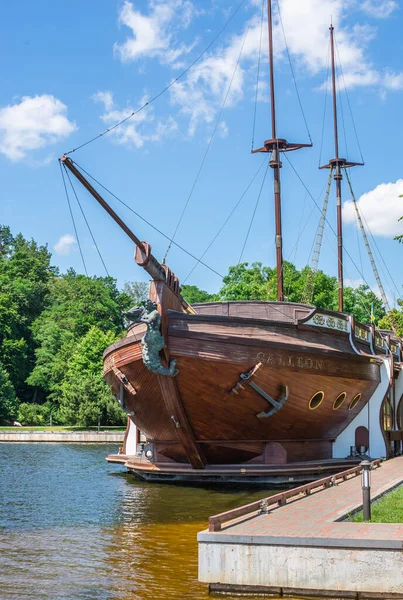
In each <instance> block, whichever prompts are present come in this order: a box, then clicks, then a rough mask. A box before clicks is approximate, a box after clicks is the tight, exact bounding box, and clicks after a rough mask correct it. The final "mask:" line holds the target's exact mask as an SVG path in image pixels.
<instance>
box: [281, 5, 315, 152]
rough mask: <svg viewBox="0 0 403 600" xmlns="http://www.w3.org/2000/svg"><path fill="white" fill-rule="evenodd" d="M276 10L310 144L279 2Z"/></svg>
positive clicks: (309, 134) (309, 135) (310, 139)
mask: <svg viewBox="0 0 403 600" xmlns="http://www.w3.org/2000/svg"><path fill="white" fill-rule="evenodd" d="M277 10H278V16H279V20H280V25H281V29H282V32H283V37H284V43H285V47H286V51H287V56H288V62H289V64H290V69H291V73H292V78H293V80H294V86H295V91H296V93H297V98H298V103H299V107H300V110H301V113H302V118H303V119H304V123H305V127H306V130H307V133H308V137H309V141H310V143H311V144H312V138H311V133H310V131H309V127H308V122H307V120H306V117H305V113H304V109H303V106H302V102H301V97H300V95H299V89H298V85H297V79H296V77H295V72H294V67H293V64H292V60H291V54H290V51H289V48H288V43H287V38H286V35H285V31H284V25H283V19H282V17H281V10H280V2H279V0H277Z"/></svg>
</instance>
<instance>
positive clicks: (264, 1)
mask: <svg viewBox="0 0 403 600" xmlns="http://www.w3.org/2000/svg"><path fill="white" fill-rule="evenodd" d="M265 5H266V0H262V17H261V22H260V41H259V57H258V61H257V75H256V94H255V108H254V111H253V127H252V152H253V150H254V148H255V128H256V112H257V99H258V94H259V76H260V60H261V57H262V38H263V19H264V7H265Z"/></svg>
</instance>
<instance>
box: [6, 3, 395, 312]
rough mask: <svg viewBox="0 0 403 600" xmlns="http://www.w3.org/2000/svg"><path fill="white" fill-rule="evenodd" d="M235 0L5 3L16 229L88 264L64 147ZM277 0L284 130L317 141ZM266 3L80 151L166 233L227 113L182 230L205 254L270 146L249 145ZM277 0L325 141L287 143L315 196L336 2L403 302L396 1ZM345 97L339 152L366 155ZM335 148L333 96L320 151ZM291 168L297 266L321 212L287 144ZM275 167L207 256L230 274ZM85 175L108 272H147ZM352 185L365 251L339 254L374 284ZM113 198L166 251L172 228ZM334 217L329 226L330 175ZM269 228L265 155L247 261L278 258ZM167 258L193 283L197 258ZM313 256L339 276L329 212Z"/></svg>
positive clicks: (286, 209)
mask: <svg viewBox="0 0 403 600" xmlns="http://www.w3.org/2000/svg"><path fill="white" fill-rule="evenodd" d="M239 3H240V0H238V1H236V0H220V1H218V0H204V1H203V2H201V1H200V0H198V1H196V0H193V1H191V0H165V2H161V1H160V0H133V1H132V2H129V1H126V2H123V1H121V0H103V1H99V0H97V1H95V0H86V1H85V2H78V1H77V0H72V1H71V2H70V3H69V4H68V7H66V5H63V4H60V3H55V2H50V1H49V0H48V1H46V0H44V1H42V2H39V3H34V4H33V3H31V2H28V1H26V0H21V1H20V2H19V3H8V4H7V6H6V7H5V9H4V11H3V19H2V20H1V23H0V29H1V32H0V33H1V35H0V44H1V52H0V57H1V68H2V74H3V77H2V86H1V89H0V177H1V181H2V192H1V202H0V222H1V223H4V224H8V225H10V226H11V228H12V230H13V231H14V232H17V231H21V232H22V233H23V234H24V235H25V236H27V237H34V238H35V239H36V240H38V241H39V242H40V243H47V244H48V245H49V248H50V249H51V250H52V252H53V262H54V264H56V265H58V266H59V267H60V268H61V269H62V270H65V269H66V268H68V267H69V266H72V267H74V268H75V269H76V270H77V271H82V270H83V267H82V263H81V258H80V253H79V251H78V248H77V244H76V239H75V237H76V236H75V232H74V228H73V225H72V222H71V219H70V215H69V210H68V206H67V202H66V198H65V195H64V191H63V186H62V181H61V175H60V170H59V165H58V162H57V158H58V156H60V155H61V154H63V152H65V151H68V150H70V149H72V148H74V147H76V146H78V145H80V144H81V143H82V142H85V141H86V140H87V139H89V138H91V137H93V136H94V135H96V134H97V133H99V132H101V131H103V130H104V129H105V128H106V127H109V126H110V125H112V124H113V123H115V122H116V121H118V120H120V119H121V118H123V117H125V116H126V115H128V114H130V112H131V111H132V110H134V109H136V108H137V107H138V106H140V105H141V104H142V103H143V102H144V101H147V99H149V98H150V97H153V96H154V95H155V94H156V93H158V92H159V91H160V90H161V89H162V88H163V87H164V86H165V85H166V84H167V83H169V82H170V81H171V80H172V79H173V78H175V77H177V76H178V75H179V74H180V73H181V72H182V71H183V69H184V68H186V67H187V66H188V65H189V64H190V63H191V62H192V61H193V60H194V59H195V58H196V57H197V56H198V54H200V52H201V51H202V50H203V49H204V48H205V47H206V46H207V45H208V44H209V43H210V41H211V40H212V39H213V38H214V37H215V35H216V33H217V32H218V31H219V30H220V29H221V28H222V27H223V25H224V24H225V23H226V21H227V20H228V17H229V15H230V14H231V11H233V10H235V9H236V7H237V6H238V5H239ZM273 4H274V10H275V32H274V38H275V49H276V85H277V90H276V94H277V108H278V123H277V129H278V135H279V137H285V138H287V139H288V140H290V141H297V142H307V141H308V138H307V132H306V129H305V125H304V121H303V118H302V115H301V112H300V109H299V106H298V101H297V97H296V94H295V88H294V83H293V80H292V76H291V72H290V68H289V64H288V61H287V58H286V53H285V48H284V39H283V35H282V31H281V27H280V24H279V20H278V12H277V2H276V1H275V2H274V3H273ZM261 6H262V3H261V0H245V1H244V3H243V5H242V7H241V9H240V10H239V12H238V13H237V15H236V16H235V18H234V19H233V21H232V22H231V23H230V24H229V26H228V27H227V29H226V30H225V32H224V33H223V34H222V35H221V36H220V38H219V40H218V41H217V42H216V44H215V45H214V46H213V47H212V48H210V50H209V51H208V52H207V53H206V54H205V55H204V56H203V57H202V59H201V60H200V61H199V62H198V63H197V64H196V65H195V67H193V69H191V70H190V71H189V73H188V74H187V75H186V76H185V77H184V78H182V79H181V80H180V82H179V83H177V84H175V85H173V86H172V87H171V88H170V90H169V91H168V92H167V93H165V94H164V95H163V96H161V97H160V98H159V99H158V100H157V101H156V102H155V103H153V104H152V105H150V106H149V107H148V108H146V109H145V110H144V111H142V112H141V113H139V115H138V116H137V117H136V118H135V119H132V120H130V121H128V122H127V123H126V124H125V125H123V126H122V127H120V128H118V129H116V130H115V131H114V132H113V133H110V134H109V135H107V136H105V137H103V138H102V139H100V140H97V141H95V142H94V143H92V144H90V145H88V146H86V147H85V148H83V149H81V150H79V151H77V152H76V153H74V154H73V155H72V157H73V159H74V160H76V161H77V162H78V163H79V164H80V165H82V166H83V167H84V168H85V169H86V170H88V171H89V172H90V173H91V174H92V175H94V176H95V177H96V178H97V179H99V180H100V181H101V182H102V183H103V184H104V185H105V186H106V187H108V188H109V189H111V190H112V191H113V192H114V193H115V194H116V195H117V196H119V197H121V198H122V199H123V200H124V201H125V202H126V203H128V204H129V205H130V206H132V207H133V208H134V209H135V210H136V211H137V212H138V213H140V214H141V215H142V216H144V217H145V218H146V219H147V220H149V221H150V222H152V223H153V224H154V225H155V226H156V227H157V228H159V229H161V230H162V231H164V232H165V233H166V234H167V235H172V233H173V231H174V230H175V227H176V224H177V222H178V219H179V217H180V214H181V212H182V210H183V207H184V205H185V202H186V200H187V198H188V197H189V193H190V190H191V189H192V186H193V184H194V182H195V178H196V175H197V172H198V170H199V168H200V166H201V163H202V160H203V156H204V154H205V152H206V148H207V145H208V143H209V140H210V139H211V135H212V133H213V131H214V129H215V128H216V133H215V135H214V137H213V139H212V142H211V145H210V149H209V152H208V154H207V158H206V160H205V163H204V166H203V169H202V170H201V173H200V177H199V179H198V181H197V185H196V186H195V189H194V192H193V194H192V196H191V198H190V201H189V204H188V207H187V209H186V212H185V214H184V218H183V220H182V223H181V225H180V227H179V229H178V233H177V236H176V238H175V239H176V241H177V242H178V243H179V244H180V245H182V246H183V247H185V248H186V249H188V250H189V251H190V252H191V253H193V254H195V255H197V256H200V255H201V254H202V253H203V252H204V250H205V249H206V247H207V245H208V244H209V242H210V241H211V239H212V238H213V237H214V235H215V234H216V232H217V231H218V229H219V228H220V227H221V225H222V224H223V222H224V220H225V219H226V217H227V216H228V214H229V213H230V211H231V210H232V209H233V207H234V206H235V204H236V202H237V201H238V200H239V199H240V197H241V195H242V193H243V191H244V190H245V188H246V187H247V186H248V184H249V183H250V181H251V179H252V177H253V175H254V174H255V172H256V171H257V169H258V168H259V166H260V164H261V161H262V159H263V155H254V156H251V154H250V150H251V138H252V125H253V115H254V105H255V91H256V69H257V61H258V49H259V41H260V11H261ZM280 8H281V16H282V21H283V25H284V29H285V33H286V37H287V42H288V47H289V50H290V53H291V55H292V60H293V66H294V70H295V73H296V79H297V84H298V89H299V93H300V96H301V100H302V104H303V107H304V111H305V114H306V119H307V122H308V126H309V129H310V132H311V135H312V138H313V142H314V147H313V148H312V149H305V150H300V151H299V152H296V153H292V154H290V155H289V158H290V160H291V162H292V164H293V165H294V167H295V169H296V170H297V172H298V173H299V174H300V176H301V177H302V179H303V180H304V182H305V183H306V185H307V187H308V188H309V191H310V193H311V194H312V195H313V197H314V198H315V199H316V200H317V202H318V204H319V205H321V204H322V201H323V188H324V187H325V185H326V179H327V172H325V171H319V170H318V168H317V167H318V161H319V155H320V148H321V138H322V122H323V113H324V105H325V90H326V72H327V59H328V33H329V32H328V26H329V21H330V15H332V18H333V23H334V25H335V27H336V39H337V44H338V57H339V59H340V62H341V64H342V67H343V76H344V79H341V78H340V79H339V81H340V87H341V88H343V83H345V84H346V87H347V91H348V98H349V101H350V104H351V108H352V112H353V115H354V121H355V127H356V130H357V132H358V137H359V142H360V145H361V148H362V152H363V155H364V159H365V163H366V164H365V167H357V168H355V169H354V171H353V172H352V179H353V184H354V189H355V195H356V198H357V199H359V206H360V208H361V210H362V213H363V215H364V217H365V219H366V221H367V222H368V224H369V227H370V230H371V232H372V234H373V235H374V239H375V241H376V246H377V248H378V249H379V251H380V252H381V253H382V255H383V258H384V260H385V262H386V264H387V265H388V268H389V270H390V273H391V275H392V278H393V280H394V284H393V283H392V282H391V281H389V279H390V278H389V275H388V274H387V273H386V277H384V285H385V288H386V290H387V293H388V295H389V297H390V300H391V301H392V302H393V299H394V296H396V295H397V293H398V291H400V290H401V284H402V276H401V266H400V257H401V247H400V246H399V245H398V244H397V242H395V241H393V237H394V235H396V234H398V233H399V232H400V231H402V232H403V226H402V224H401V223H400V224H398V223H397V218H398V217H399V216H400V215H401V214H403V202H402V200H401V199H399V198H398V195H399V193H402V194H403V180H402V179H401V178H402V167H401V148H400V146H401V139H402V138H403V120H402V117H401V105H402V96H403V59H402V57H403V53H402V45H403V42H402V40H401V29H402V24H403V18H402V11H401V10H399V7H398V5H397V3H396V2H394V1H393V0H362V1H358V0H356V1H354V0H353V1H350V2H346V1H345V0H306V1H305V2H300V0H280ZM265 35H266V30H265V29H264V36H263V55H262V64H261V76H260V83H259V93H258V103H257V111H256V130H255V147H258V146H259V145H261V144H262V143H263V142H264V140H265V139H268V138H269V137H270V131H271V126H270V115H269V107H268V97H267V92H268V88H267V78H268V71H267V57H266V47H267V40H266V38H265ZM241 48H242V53H241ZM238 61H239V62H238ZM237 62H238V66H236V65H237ZM231 80H232V84H231V85H230V83H231ZM226 96H227V100H226V103H225V106H224V108H223V110H222V113H221V118H220V120H219V121H218V120H217V119H218V117H219V114H220V111H221V109H222V106H223V101H224V98H225V97H226ZM342 100H343V113H341V112H340V144H341V154H342V155H347V158H348V159H350V160H360V153H359V149H358V146H357V142H356V138H355V134H354V127H353V123H352V120H351V117H350V113H349V107H348V104H347V97H346V95H345V93H344V91H343V90H342ZM343 118H344V127H343ZM344 129H345V131H346V135H345V136H344ZM346 142H347V145H346ZM333 154H334V150H333V147H332V122H331V113H330V100H329V99H328V101H327V111H326V114H325V130H324V136H323V144H322V162H323V161H324V160H326V161H327V160H328V159H329V158H332V157H333ZM283 167H284V168H283V169H282V184H283V188H282V189H283V230H284V258H286V259H291V260H293V262H295V263H296V264H297V266H298V267H303V266H304V265H306V264H307V263H308V262H309V260H310V252H311V248H312V241H313V238H314V235H315V232H316V228H317V223H318V219H319V211H318V210H317V209H316V208H314V205H313V202H312V200H311V198H310V197H309V195H308V194H307V193H306V191H305V189H304V188H303V187H302V186H301V184H300V182H299V181H298V179H297V177H296V176H295V173H294V172H293V170H292V169H291V168H290V166H289V164H288V162H287V160H283ZM264 171H265V168H264V167H263V168H262V169H261V171H260V172H259V175H258V176H257V178H256V179H255V181H254V183H253V184H252V186H251V188H250V190H249V192H248V193H247V194H246V195H245V197H244V199H243V200H242V202H241V203H240V205H239V207H238V209H237V211H236V212H235V213H234V215H233V217H232V218H231V220H230V221H229V223H228V224H227V225H226V227H225V229H224V230H223V232H222V233H221V235H220V236H219V238H218V239H217V241H216V242H215V244H214V245H213V246H212V247H211V249H210V250H209V251H208V253H207V254H206V256H205V258H204V260H205V262H206V263H208V264H209V265H211V266H212V267H213V268H214V269H215V270H216V271H218V272H219V273H221V274H225V273H226V272H227V269H228V266H229V265H231V264H236V263H237V262H238V259H239V256H240V252H241V249H242V246H243V244H244V241H245V236H246V233H247V230H248V227H249V223H250V220H251V217H252V213H253V210H254V207H255V204H256V200H257V196H258V193H259V189H260V186H261V184H262V180H263V176H264ZM76 189H77V192H78V194H79V199H80V201H81V203H82V205H83V208H84V210H85V213H86V215H87V218H88V220H89V222H90V224H91V227H92V229H93V233H94V235H95V238H96V240H97V242H98V244H99V247H100V249H101V252H102V255H103V257H104V260H105V262H106V264H107V267H108V270H109V272H110V273H111V275H113V276H114V277H116V278H117V279H118V282H119V284H120V285H122V284H123V283H124V282H125V281H133V280H146V276H145V274H144V273H143V272H142V271H141V269H139V268H138V267H137V266H136V265H135V264H134V263H133V248H132V243H131V242H130V240H128V239H127V238H126V237H125V235H124V234H123V233H122V232H120V230H119V229H118V228H117V226H116V225H115V224H114V223H112V222H111V221H110V219H109V217H108V216H107V215H106V214H104V213H103V212H102V210H101V209H100V208H99V207H98V206H96V204H95V201H93V199H92V198H91V197H89V196H88V194H87V193H86V192H85V191H84V190H82V189H80V187H79V185H78V184H77V185H76ZM343 193H344V197H343V200H344V201H345V202H346V205H345V209H344V221H345V230H344V231H345V245H346V248H347V250H348V252H349V253H350V254H351V256H352V257H353V260H354V262H355V265H354V264H353V263H352V262H351V260H350V259H349V258H348V257H346V260H345V276H346V278H347V279H348V280H352V281H353V282H356V283H357V282H360V281H361V280H362V279H365V281H367V282H368V283H369V285H370V286H371V287H372V286H374V285H375V282H374V277H373V275H372V271H371V269H370V265H369V261H368V258H367V257H366V255H365V249H364V247H363V244H362V241H361V240H360V241H359V237H357V229H356V223H355V220H354V214H353V212H352V205H351V202H349V200H350V195H349V193H348V189H347V186H346V183H345V182H344V186H343ZM105 197H106V199H108V200H110V201H111V204H112V205H113V207H114V208H115V209H116V210H117V211H118V212H119V214H120V215H121V216H122V217H123V218H124V219H125V220H126V221H127V223H128V224H129V225H130V226H131V227H132V229H133V230H134V231H135V233H136V234H137V235H138V236H139V237H140V238H141V239H145V240H147V241H148V242H150V243H151V245H152V247H153V252H154V254H155V255H156V257H157V258H160V259H161V258H162V256H163V255H164V253H165V251H166V248H167V241H166V239H164V238H162V237H161V236H160V235H159V234H158V233H157V232H156V231H154V230H152V229H151V228H150V227H149V226H148V225H146V224H145V223H144V222H142V221H140V220H139V219H138V218H137V217H135V215H133V214H132V213H130V212H129V211H127V209H125V208H123V207H121V206H119V205H118V204H117V203H116V201H115V200H113V199H112V198H108V196H107V195H106V196H105ZM72 201H73V210H74V212H75V216H76V222H77V227H78V234H79V237H80V241H81V244H82V247H83V252H84V256H85V259H86V263H87V267H88V271H89V273H90V274H94V275H95V274H96V275H103V274H104V269H103V266H102V263H101V262H100V260H99V257H98V255H97V252H96V250H95V248H94V245H93V242H92V239H91V236H90V234H89V232H88V230H87V229H86V226H85V223H84V221H83V219H82V216H81V214H80V212H79V209H78V207H77V206H76V204H75V200H74V198H73V197H72ZM312 209H313V212H312ZM328 218H329V222H330V223H331V224H332V226H335V199H334V188H333V190H332V195H331V201H330V205H329V212H328ZM301 231H302V234H301ZM273 238H274V215H273V201H272V173H271V170H269V172H268V174H267V178H266V181H265V185H264V187H263V191H262V194H261V198H260V202H259V205H258V208H257V211H256V217H255V220H254V222H253V224H252V228H251V234H250V236H249V239H248V242H247V244H246V248H245V251H244V254H243V258H242V259H243V260H246V261H249V262H252V261H255V260H259V261H262V262H263V263H265V264H270V265H273V264H274V257H275V250H274V242H273ZM377 248H375V247H374V252H375V255H376V257H377V253H378V250H377ZM167 262H168V264H169V265H170V267H171V268H172V269H173V270H174V272H175V273H176V274H177V275H178V276H179V277H180V279H181V281H182V282H183V281H184V280H185V279H186V277H187V275H188V273H189V271H190V270H191V269H192V267H193V266H194V262H195V261H194V260H193V259H191V258H190V257H189V256H187V255H185V254H183V252H181V251H180V250H178V249H177V248H175V247H173V248H172V249H171V251H170V252H169V254H168V258H167ZM377 262H378V264H379V269H380V271H381V274H382V272H384V271H385V267H384V265H383V263H382V262H381V261H380V259H379V258H378V260H377ZM361 265H362V266H361ZM320 267H321V268H322V269H323V270H325V271H326V272H327V273H329V274H336V267H337V262H336V242H335V238H334V235H333V233H332V232H331V230H330V228H329V226H327V228H326V233H325V239H324V248H323V252H322V257H321V261H320ZM357 267H358V269H357ZM186 283H191V284H196V285H198V286H199V287H202V288H204V289H206V290H209V291H216V290H217V289H219V287H220V285H221V280H220V278H219V277H218V276H217V275H216V274H214V273H212V272H211V271H209V270H208V269H206V268H205V267H203V266H202V265H199V266H198V267H197V268H196V269H195V270H194V271H193V273H192V275H191V276H190V277H189V279H187V280H186ZM347 283H348V282H347ZM394 285H396V286H397V288H398V291H397V290H396V288H395V287H394Z"/></svg>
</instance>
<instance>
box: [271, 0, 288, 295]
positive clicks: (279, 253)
mask: <svg viewBox="0 0 403 600" xmlns="http://www.w3.org/2000/svg"><path fill="white" fill-rule="evenodd" d="M267 21H268V28H269V57H270V105H271V137H272V139H273V140H275V139H276V98H275V93H274V53H273V20H272V11H271V1H270V0H268V2H267ZM270 166H271V168H272V169H273V176H274V210H275V215H276V264H277V300H279V301H281V302H282V301H283V300H284V283H283V238H282V227H281V181H280V169H281V161H280V156H279V153H278V148H274V149H273V152H272V156H271V161H270Z"/></svg>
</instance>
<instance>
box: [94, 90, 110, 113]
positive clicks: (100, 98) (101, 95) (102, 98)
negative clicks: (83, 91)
mask: <svg viewBox="0 0 403 600" xmlns="http://www.w3.org/2000/svg"><path fill="white" fill-rule="evenodd" d="M92 100H94V102H101V103H102V104H103V105H104V106H105V110H111V109H112V108H113V107H114V104H115V102H114V100H113V94H112V92H109V91H105V92H96V93H95V94H94V95H93V96H92Z"/></svg>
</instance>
